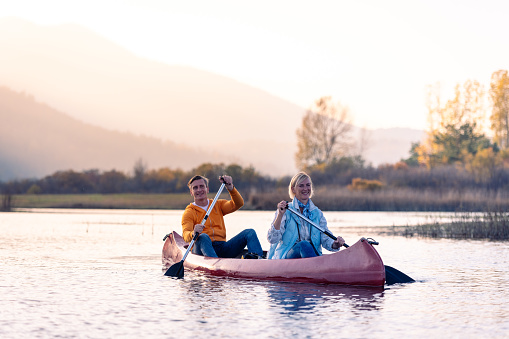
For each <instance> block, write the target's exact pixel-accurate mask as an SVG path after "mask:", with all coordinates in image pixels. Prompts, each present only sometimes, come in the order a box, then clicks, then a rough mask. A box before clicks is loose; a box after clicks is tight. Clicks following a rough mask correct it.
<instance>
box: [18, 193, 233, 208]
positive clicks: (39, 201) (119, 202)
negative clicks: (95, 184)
mask: <svg viewBox="0 0 509 339" xmlns="http://www.w3.org/2000/svg"><path fill="white" fill-rule="evenodd" d="M226 197H227V196H226V195H225V196H224V198H226ZM191 201H192V197H191V196H190V195H189V194H188V193H176V194H37V195H36V194H23V195H14V196H13V199H12V207H13V208H120V209H184V208H185V207H186V206H187V205H188V204H189V203H190V202H191Z"/></svg>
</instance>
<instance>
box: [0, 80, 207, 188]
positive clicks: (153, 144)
mask: <svg viewBox="0 0 509 339" xmlns="http://www.w3.org/2000/svg"><path fill="white" fill-rule="evenodd" d="M0 122H1V123H0V180H2V181H7V180H10V179H26V178H40V177H43V176H44V175H47V174H51V173H53V172H56V171H58V170H68V169H72V170H76V171H82V170H89V169H101V170H111V169H116V170H122V171H124V172H126V173H129V171H131V169H132V168H133V167H134V164H135V162H136V161H137V160H138V159H142V160H143V162H144V163H146V165H147V166H148V167H149V168H150V169H152V168H161V167H164V166H169V167H171V168H174V169H175V168H186V169H189V168H192V167H193V166H197V165H199V164H201V163H202V162H206V161H212V162H215V161H217V158H214V157H212V156H210V155H208V154H206V153H204V152H200V151H197V150H194V149H191V148H189V147H188V146H183V145H177V144H175V143H172V142H169V141H165V142H163V141H161V140H158V139H155V138H151V137H144V136H136V135H133V134H131V133H127V132H117V131H109V130H106V129H104V128H101V127H97V126H92V125H89V124H86V123H83V122H80V121H78V120H76V119H75V118H72V117H70V116H68V115H66V114H64V113H61V112H59V111H57V110H55V109H53V108H51V107H49V106H47V105H44V104H41V103H38V102H36V101H35V100H34V98H33V97H32V96H29V95H26V94H24V93H17V92H14V91H12V90H9V89H7V88H5V87H0ZM175 159H178V160H175Z"/></svg>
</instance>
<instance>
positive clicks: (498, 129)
mask: <svg viewBox="0 0 509 339" xmlns="http://www.w3.org/2000/svg"><path fill="white" fill-rule="evenodd" d="M507 73H508V72H507V71H506V70H499V71H497V72H494V73H493V74H492V75H491V86H490V98H491V102H492V112H491V116H490V121H491V129H492V131H493V133H494V141H495V142H496V143H498V145H500V147H501V148H502V149H504V148H508V147H509V75H508V74H507Z"/></svg>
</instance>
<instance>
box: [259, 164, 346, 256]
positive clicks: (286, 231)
mask: <svg viewBox="0 0 509 339" xmlns="http://www.w3.org/2000/svg"><path fill="white" fill-rule="evenodd" d="M288 194H289V195H290V198H292V199H293V201H292V202H291V203H290V205H289V206H288V203H287V202H286V201H284V200H283V201H281V202H280V203H278V204H277V212H276V216H275V218H274V221H273V222H272V224H271V227H270V229H269V232H268V234H267V240H268V241H269V243H270V250H269V254H268V258H269V259H294V258H308V257H316V256H318V255H322V246H323V248H325V249H327V250H328V251H331V252H337V251H339V248H340V247H341V246H342V245H343V244H344V243H345V241H344V240H343V238H341V237H338V238H337V239H336V240H333V239H331V238H330V237H328V236H327V235H325V234H324V233H322V232H320V231H319V230H318V229H317V228H316V227H314V226H312V225H310V224H309V223H307V222H305V221H304V220H302V218H300V217H299V216H297V215H295V214H293V213H291V212H290V211H286V208H287V207H288V208H293V209H295V210H298V211H300V212H301V214H303V215H304V216H305V217H307V218H308V219H310V220H311V221H313V222H314V223H315V224H318V225H320V227H321V228H322V229H323V230H328V228H327V220H325V217H324V216H323V213H322V211H320V210H319V209H318V207H316V206H315V205H314V204H313V202H312V201H311V197H312V196H313V183H312V182H311V178H310V177H309V175H307V174H306V173H304V172H299V173H297V174H296V175H295V176H294V177H293V178H292V180H291V181H290V185H289V186H288Z"/></svg>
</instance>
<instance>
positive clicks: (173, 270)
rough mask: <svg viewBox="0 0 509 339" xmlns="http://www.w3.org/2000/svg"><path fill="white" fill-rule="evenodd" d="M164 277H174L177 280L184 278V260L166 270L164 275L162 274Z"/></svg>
mask: <svg viewBox="0 0 509 339" xmlns="http://www.w3.org/2000/svg"><path fill="white" fill-rule="evenodd" d="M164 275H166V276H168V277H175V278H178V279H182V278H184V260H182V261H181V262H178V263H176V264H173V265H171V266H170V268H168V270H166V273H164Z"/></svg>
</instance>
